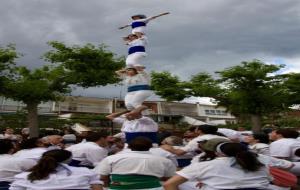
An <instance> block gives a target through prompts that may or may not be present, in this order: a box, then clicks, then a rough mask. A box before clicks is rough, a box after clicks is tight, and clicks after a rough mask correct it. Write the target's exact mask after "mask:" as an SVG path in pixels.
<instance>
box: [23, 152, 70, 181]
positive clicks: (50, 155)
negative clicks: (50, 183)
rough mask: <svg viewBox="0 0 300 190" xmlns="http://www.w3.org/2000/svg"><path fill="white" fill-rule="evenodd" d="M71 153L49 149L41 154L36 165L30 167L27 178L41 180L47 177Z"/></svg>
mask: <svg viewBox="0 0 300 190" xmlns="http://www.w3.org/2000/svg"><path fill="white" fill-rule="evenodd" d="M71 156H72V153H71V152H69V151H67V150H50V151H47V152H45V153H44V154H43V156H42V158H41V159H40V160H39V162H38V163H37V165H35V166H34V167H33V168H31V169H30V173H29V175H28V180H30V181H31V182H33V181H35V180H42V179H46V178H48V177H49V175H50V174H51V173H54V172H55V171H56V168H57V166H58V165H59V164H60V163H61V162H63V161H66V160H68V159H69V158H70V157H71Z"/></svg>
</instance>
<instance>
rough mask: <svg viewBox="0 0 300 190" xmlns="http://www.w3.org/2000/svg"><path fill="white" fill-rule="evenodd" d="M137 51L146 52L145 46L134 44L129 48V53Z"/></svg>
mask: <svg viewBox="0 0 300 190" xmlns="http://www.w3.org/2000/svg"><path fill="white" fill-rule="evenodd" d="M135 52H146V50H145V47H144V46H133V47H131V48H129V49H128V55H130V54H133V53H135Z"/></svg>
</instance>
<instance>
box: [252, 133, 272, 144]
mask: <svg viewBox="0 0 300 190" xmlns="http://www.w3.org/2000/svg"><path fill="white" fill-rule="evenodd" d="M252 136H253V138H254V139H256V140H258V141H259V142H260V143H265V144H269V136H268V135H267V134H265V133H254V134H253V135H252Z"/></svg>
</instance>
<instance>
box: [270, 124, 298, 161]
mask: <svg viewBox="0 0 300 190" xmlns="http://www.w3.org/2000/svg"><path fill="white" fill-rule="evenodd" d="M296 134H298V132H297V131H295V130H292V129H278V130H273V131H272V132H271V133H270V134H269V138H270V140H271V141H273V142H272V143H271V144H270V155H271V156H273V157H276V158H282V159H286V160H290V161H294V162H298V161H299V160H300V157H299V156H297V155H295V151H296V150H297V149H299V148H300V141H298V140H297V139H295V138H297V137H296Z"/></svg>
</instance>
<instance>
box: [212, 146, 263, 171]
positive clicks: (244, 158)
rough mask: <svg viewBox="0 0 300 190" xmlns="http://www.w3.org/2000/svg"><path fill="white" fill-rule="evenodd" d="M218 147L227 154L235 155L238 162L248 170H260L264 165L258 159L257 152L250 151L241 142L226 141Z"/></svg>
mask: <svg viewBox="0 0 300 190" xmlns="http://www.w3.org/2000/svg"><path fill="white" fill-rule="evenodd" d="M218 148H219V149H220V151H222V153H223V154H225V155H226V156H229V157H235V159H236V162H237V163H238V164H239V165H240V166H241V167H242V169H244V170H246V171H252V172H254V171H258V170H259V169H260V167H262V166H263V164H262V163H260V162H259V161H258V160H257V154H255V153H252V152H249V151H248V149H247V147H246V146H245V145H242V144H240V143H224V144H221V145H220V147H218Z"/></svg>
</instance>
